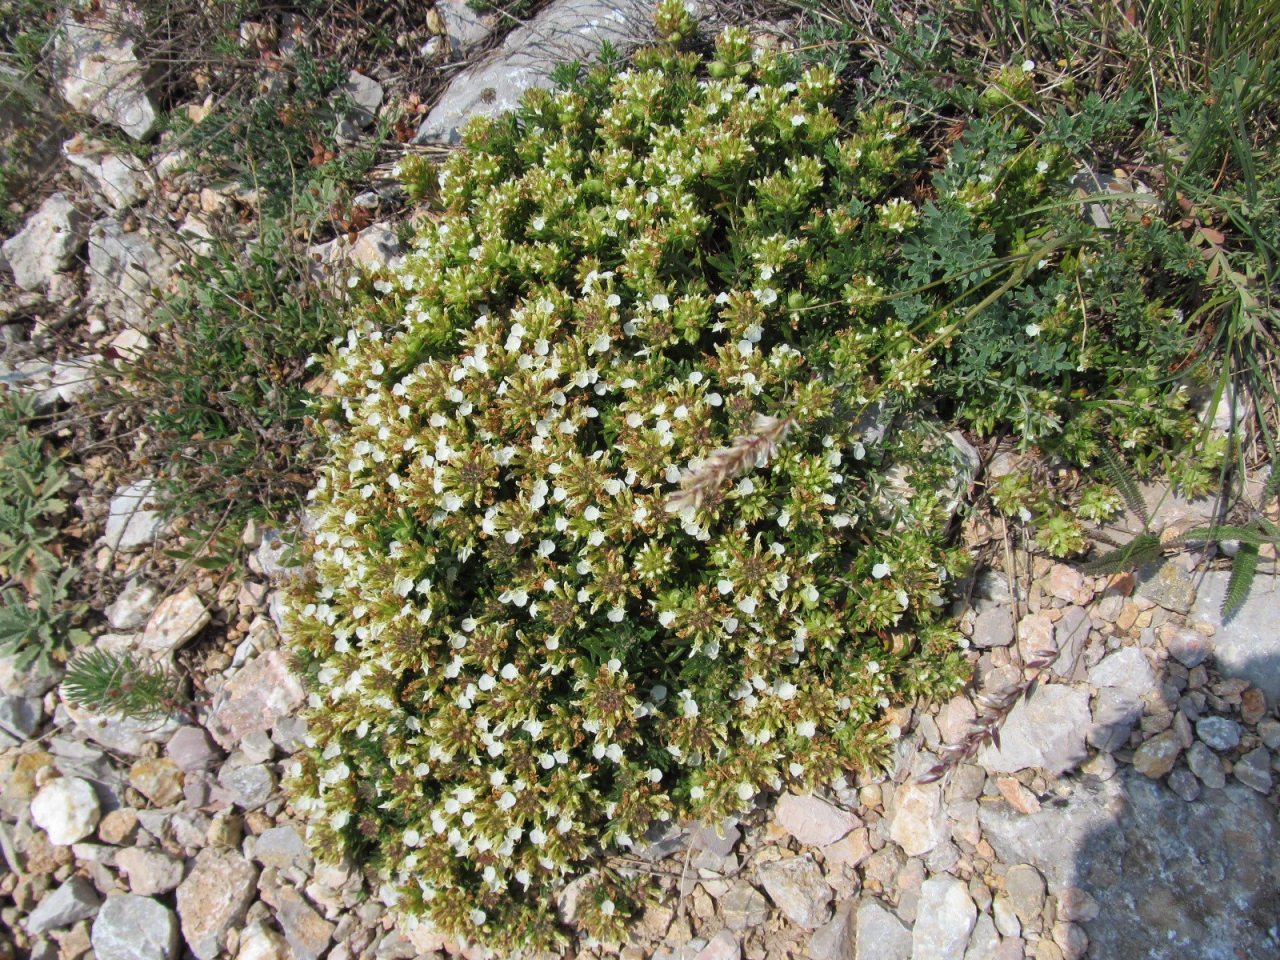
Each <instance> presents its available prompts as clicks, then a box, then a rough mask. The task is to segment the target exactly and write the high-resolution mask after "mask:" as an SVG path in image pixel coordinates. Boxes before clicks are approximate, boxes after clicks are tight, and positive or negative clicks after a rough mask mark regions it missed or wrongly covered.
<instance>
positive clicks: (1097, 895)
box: [979, 771, 1280, 960]
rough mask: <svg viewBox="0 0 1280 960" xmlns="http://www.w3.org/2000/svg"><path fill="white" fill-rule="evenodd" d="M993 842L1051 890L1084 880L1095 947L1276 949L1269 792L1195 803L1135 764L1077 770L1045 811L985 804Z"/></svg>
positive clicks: (1275, 831)
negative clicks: (1082, 774) (1112, 770)
mask: <svg viewBox="0 0 1280 960" xmlns="http://www.w3.org/2000/svg"><path fill="white" fill-rule="evenodd" d="M979 817H980V819H981V822H982V827H983V831H984V834H985V836H986V839H987V841H988V842H989V843H990V844H991V845H992V847H994V848H995V851H996V853H997V854H998V855H999V857H1000V859H1001V860H1003V861H1005V862H1006V863H1025V864H1030V865H1032V866H1035V867H1036V868H1037V869H1038V870H1039V871H1040V872H1041V873H1042V874H1043V875H1044V877H1045V880H1046V881H1047V885H1048V889H1049V892H1050V893H1053V894H1054V895H1061V894H1062V893H1063V891H1064V890H1065V889H1066V888H1068V887H1070V888H1079V889H1082V890H1084V891H1085V892H1086V893H1088V894H1089V895H1090V897H1092V898H1093V899H1094V900H1095V901H1096V902H1097V903H1098V904H1100V905H1101V909H1100V912H1099V913H1098V915H1097V916H1096V918H1094V919H1093V920H1091V921H1086V922H1085V929H1086V931H1087V933H1088V935H1089V939H1090V940H1091V941H1092V946H1091V948H1090V949H1091V950H1092V951H1093V955H1094V956H1097V957H1107V958H1111V957H1114V958H1118V960H1119V958H1126V957H1148V956H1163V955H1168V954H1169V951H1170V949H1171V948H1170V944H1176V948H1175V949H1176V955H1177V956H1178V958H1179V960H1216V958H1218V957H1221V956H1224V955H1225V956H1230V954H1231V953H1232V952H1234V951H1236V950H1240V951H1243V952H1244V953H1245V954H1246V955H1250V954H1257V955H1258V956H1267V955H1269V954H1270V953H1271V952H1273V951H1272V946H1271V944H1272V943H1273V940H1272V939H1271V936H1272V935H1271V932H1270V930H1271V927H1272V926H1273V924H1274V911H1273V909H1272V907H1273V904H1274V896H1275V894H1274V891H1275V890H1276V889H1278V888H1280V858H1277V857H1276V856H1275V850H1276V849H1277V844H1280V827H1277V825H1276V822H1275V817H1274V815H1273V813H1272V812H1271V811H1270V809H1269V808H1268V806H1267V804H1266V801H1265V799H1264V798H1263V797H1262V796H1260V795H1259V794H1257V793H1255V792H1253V791H1252V790H1250V789H1248V788H1246V787H1243V786H1239V785H1236V784H1229V785H1228V786H1226V787H1225V788H1224V789H1223V790H1221V791H1218V792H1217V793H1215V794H1214V801H1213V802H1203V801H1202V802H1199V803H1195V804H1188V803H1185V802H1183V801H1182V800H1181V799H1179V798H1178V797H1177V796H1175V795H1174V794H1173V793H1172V792H1171V791H1169V790H1167V789H1165V787H1164V785H1163V784H1160V783H1157V782H1155V781H1153V780H1148V779H1146V778H1145V777H1143V776H1141V775H1137V774H1134V773H1133V772H1131V771H1122V772H1121V773H1120V774H1118V775H1117V776H1115V777H1113V778H1112V779H1111V780H1108V781H1105V782H1098V781H1094V780H1082V781H1079V782H1078V783H1076V784H1074V789H1073V791H1072V792H1071V793H1070V794H1068V795H1067V796H1065V797H1062V798H1061V799H1059V800H1057V801H1056V802H1055V803H1053V804H1045V805H1044V807H1043V809H1042V810H1041V811H1040V813H1037V814H1035V815H1033V816H1020V815H1017V814H1014V813H1013V812H1012V811H1009V810H1008V809H1007V808H1006V809H1002V808H1001V805H999V804H995V805H987V804H983V805H981V806H980V809H979Z"/></svg>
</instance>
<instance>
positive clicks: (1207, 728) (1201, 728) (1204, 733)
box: [1196, 717, 1241, 751]
mask: <svg viewBox="0 0 1280 960" xmlns="http://www.w3.org/2000/svg"><path fill="white" fill-rule="evenodd" d="M1240 732H1241V731H1240V724H1238V723H1236V722H1235V721H1234V720H1228V719H1227V718H1226V717H1202V718H1201V719H1199V720H1197V721H1196V736H1197V737H1199V738H1200V739H1201V740H1203V741H1204V743H1205V745H1206V746H1208V747H1212V748H1213V749H1214V750H1218V751H1222V750H1234V749H1235V748H1236V747H1238V746H1239V745H1240Z"/></svg>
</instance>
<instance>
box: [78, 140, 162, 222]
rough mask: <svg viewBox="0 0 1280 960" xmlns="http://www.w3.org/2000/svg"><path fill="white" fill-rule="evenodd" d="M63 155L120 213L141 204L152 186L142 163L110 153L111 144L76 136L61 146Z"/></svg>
mask: <svg viewBox="0 0 1280 960" xmlns="http://www.w3.org/2000/svg"><path fill="white" fill-rule="evenodd" d="M62 155H63V156H64V157H66V158H67V162H68V163H70V164H71V165H72V166H74V167H76V168H78V169H80V170H83V171H84V172H85V174H86V175H87V176H88V177H89V179H90V181H91V183H92V185H93V187H94V188H95V189H96V190H97V191H98V193H100V194H102V196H103V197H104V198H105V199H106V201H107V203H109V204H110V205H111V206H113V207H114V208H115V209H117V210H122V209H124V208H125V207H131V206H133V205H134V204H135V203H137V202H138V201H140V200H142V199H143V198H144V197H145V196H146V194H147V190H148V189H150V187H151V186H152V180H151V175H150V174H148V173H147V171H146V168H145V167H144V166H143V165H142V161H140V160H138V159H137V158H136V157H134V156H131V155H129V154H124V155H121V154H116V153H112V152H111V148H110V146H109V145H108V144H105V143H103V142H102V141H100V140H88V139H85V138H84V137H82V136H80V135H78V134H77V135H76V136H75V137H72V138H71V139H70V140H68V141H67V142H66V143H64V144H63V145H62Z"/></svg>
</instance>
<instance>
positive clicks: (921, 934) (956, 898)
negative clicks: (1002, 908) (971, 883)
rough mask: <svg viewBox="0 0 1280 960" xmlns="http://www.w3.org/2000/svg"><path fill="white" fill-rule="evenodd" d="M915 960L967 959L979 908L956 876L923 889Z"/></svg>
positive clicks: (931, 882)
mask: <svg viewBox="0 0 1280 960" xmlns="http://www.w3.org/2000/svg"><path fill="white" fill-rule="evenodd" d="M916 913H917V916H918V917H919V919H918V920H917V921H916V926H915V930H914V932H913V935H912V951H911V960H963V958H964V951H965V948H966V947H967V946H968V944H969V934H970V933H971V932H972V930H973V924H974V921H975V920H976V919H977V916H978V909H977V907H975V906H974V904H973V900H972V898H970V896H969V891H968V890H967V889H966V888H965V885H964V883H963V882H961V881H960V880H958V879H956V878H955V877H952V876H946V875H942V876H937V877H933V878H931V879H929V880H926V881H925V882H924V885H923V886H922V887H921V888H920V905H919V907H918V908H917V911H916Z"/></svg>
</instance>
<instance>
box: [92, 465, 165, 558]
mask: <svg viewBox="0 0 1280 960" xmlns="http://www.w3.org/2000/svg"><path fill="white" fill-rule="evenodd" d="M158 505H159V503H158V499H157V491H156V484H155V481H154V480H135V481H134V482H133V483H131V484H129V485H128V486H124V487H119V488H118V489H117V490H116V495H115V496H114V497H112V498H111V505H110V507H109V508H108V513H107V530H106V533H104V534H103V537H102V542H103V543H104V544H105V545H106V546H108V547H111V548H113V549H116V550H119V551H121V552H122V553H129V552H131V551H134V550H137V549H139V548H140V547H143V546H145V545H147V544H148V543H150V542H151V540H152V539H153V538H154V537H155V536H156V534H157V533H159V531H160V529H161V525H162V521H161V517H160V511H159V510H158V509H155V507H157V506H158Z"/></svg>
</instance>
